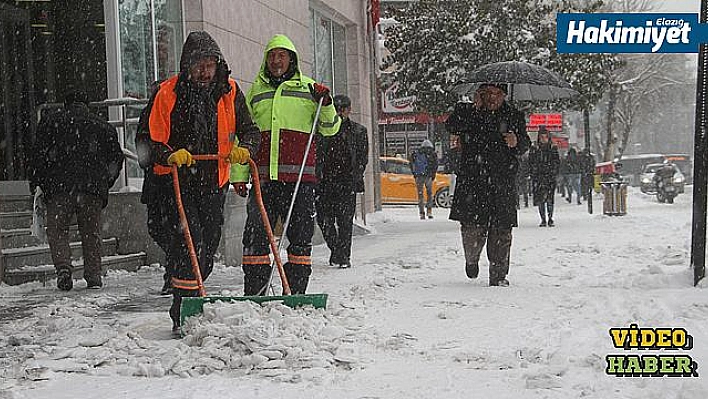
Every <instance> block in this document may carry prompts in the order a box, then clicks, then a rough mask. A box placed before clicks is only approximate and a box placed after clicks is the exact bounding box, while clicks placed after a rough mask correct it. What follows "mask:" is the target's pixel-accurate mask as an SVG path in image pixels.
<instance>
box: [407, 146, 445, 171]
mask: <svg viewBox="0 0 708 399" xmlns="http://www.w3.org/2000/svg"><path fill="white" fill-rule="evenodd" d="M419 154H421V155H423V156H425V158H426V162H425V171H424V172H423V173H422V174H421V173H419V172H418V171H416V170H415V160H416V157H417V156H418V155H419ZM408 161H409V162H408V166H410V168H411V173H412V174H413V175H414V176H427V177H432V178H433V180H434V179H435V176H436V174H437V173H438V154H437V153H436V152H435V147H433V143H432V142H431V141H430V140H428V139H426V140H423V143H422V144H421V145H420V148H418V149H417V150H415V151H413V152H412V153H411V155H410V157H409V158H408Z"/></svg>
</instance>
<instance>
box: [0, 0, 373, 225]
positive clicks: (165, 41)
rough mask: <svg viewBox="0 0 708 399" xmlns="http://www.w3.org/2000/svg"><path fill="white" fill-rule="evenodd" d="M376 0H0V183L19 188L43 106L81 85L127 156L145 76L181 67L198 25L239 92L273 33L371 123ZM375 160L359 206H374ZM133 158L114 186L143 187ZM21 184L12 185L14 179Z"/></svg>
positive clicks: (5, 189) (247, 83)
mask: <svg viewBox="0 0 708 399" xmlns="http://www.w3.org/2000/svg"><path fill="white" fill-rule="evenodd" d="M375 3H377V2H376V1H372V0H289V1H282V0H239V1H232V0H61V1H59V0H54V1H52V0H43V1H32V0H0V79H1V82H0V104H1V106H0V165H2V167H1V171H0V191H2V193H10V192H11V191H13V190H15V191H17V190H19V191H20V192H17V193H18V194H21V193H22V192H21V191H22V190H26V188H25V187H26V186H27V185H26V178H27V165H26V161H25V159H26V152H27V150H28V148H29V146H30V145H31V143H32V142H34V135H35V130H36V125H37V121H38V120H39V117H40V115H41V113H42V111H43V110H46V109H50V108H52V107H56V106H58V105H59V104H60V103H62V102H63V101H64V97H65V95H66V93H67V91H68V90H69V89H70V88H72V87H77V88H80V89H82V90H84V91H86V92H87V93H88V94H89V99H90V100H91V101H92V102H93V103H92V106H94V107H95V109H96V110H97V111H98V112H99V113H101V114H103V115H104V116H105V117H106V118H107V119H108V120H110V121H112V122H113V123H114V124H115V125H116V126H117V128H118V130H119V133H120V141H121V144H122V146H123V147H124V149H125V150H126V152H127V153H128V154H129V155H130V153H131V152H132V151H134V135H135V122H136V121H137V116H138V115H139V112H140V110H141V109H142V108H143V106H144V103H145V100H146V99H147V97H148V92H149V87H150V84H151V83H152V82H154V81H156V80H159V79H164V78H166V77H168V76H170V75H172V74H175V73H176V72H177V71H178V70H179V59H180V55H181V54H180V51H181V48H182V43H183V42H184V39H185V37H186V36H187V34H188V33H189V32H190V31H194V30H205V31H207V32H209V33H210V34H211V35H212V36H213V37H214V39H216V41H217V43H218V44H219V45H220V47H221V49H222V52H223V54H224V56H225V58H226V60H227V62H228V64H229V66H230V68H231V71H232V77H233V78H234V79H236V80H237V82H238V83H239V84H240V85H241V87H242V90H243V91H244V92H245V91H247V90H248V89H249V87H250V85H251V83H252V82H253V79H254V78H255V76H256V74H257V72H258V70H259V68H260V65H261V62H262V60H263V49H264V48H265V45H266V43H267V42H268V40H269V39H270V38H271V37H272V36H273V35H275V34H277V33H282V34H285V35H287V36H289V37H290V38H291V39H292V41H293V42H294V43H295V45H296V47H297V48H298V52H299V55H300V66H301V68H302V69H303V72H304V73H305V74H307V75H309V76H311V77H313V78H314V79H315V80H317V81H320V82H323V83H325V84H326V85H327V86H329V87H331V88H332V91H333V94H346V95H348V96H349V97H351V98H352V103H353V113H352V119H354V120H355V121H357V122H359V123H362V124H363V125H364V126H366V127H367V129H368V131H369V141H370V148H371V149H372V150H371V152H372V153H371V154H370V162H369V164H370V165H373V164H374V162H373V160H374V159H378V154H377V148H378V143H377V139H378V135H377V134H375V132H376V124H375V122H374V118H375V116H374V114H375V110H376V104H375V101H376V100H375V96H374V94H373V93H375V89H373V87H374V86H375V77H374V76H375V74H374V68H375V65H374V57H373V40H372V38H373V37H374V36H373V24H372V18H371V12H372V4H373V5H374V6H375ZM373 170H374V169H373V167H369V168H368V170H367V173H366V185H367V192H366V194H365V195H364V196H363V198H361V199H360V202H361V205H360V209H361V213H363V214H365V213H368V212H372V211H373V210H374V208H375V203H376V200H375V198H376V189H375V187H376V185H375V184H374V182H375V179H374V172H373ZM141 185H142V175H141V170H140V169H139V167H138V165H137V163H136V161H135V160H132V159H129V160H128V161H126V165H125V168H124V171H123V175H122V177H121V179H120V181H119V183H117V186H116V187H114V190H121V189H122V191H131V190H130V187H128V186H132V187H134V188H136V189H140V188H141ZM18 187H19V188H18Z"/></svg>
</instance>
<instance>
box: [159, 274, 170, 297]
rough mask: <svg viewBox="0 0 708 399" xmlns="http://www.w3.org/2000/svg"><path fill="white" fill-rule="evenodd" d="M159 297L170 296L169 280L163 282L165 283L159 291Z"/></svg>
mask: <svg viewBox="0 0 708 399" xmlns="http://www.w3.org/2000/svg"><path fill="white" fill-rule="evenodd" d="M160 295H162V296H168V295H172V283H171V282H170V279H169V278H168V279H167V280H165V283H164V284H163V285H162V289H161V290H160Z"/></svg>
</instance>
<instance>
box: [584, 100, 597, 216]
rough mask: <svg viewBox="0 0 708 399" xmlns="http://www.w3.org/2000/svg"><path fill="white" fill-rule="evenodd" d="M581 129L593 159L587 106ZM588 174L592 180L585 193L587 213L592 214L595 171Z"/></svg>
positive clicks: (586, 147) (589, 154) (588, 151)
mask: <svg viewBox="0 0 708 399" xmlns="http://www.w3.org/2000/svg"><path fill="white" fill-rule="evenodd" d="M583 129H584V130H585V149H586V150H587V153H588V156H591V157H593V161H594V160H595V157H594V156H593V155H592V151H591V150H590V111H589V110H588V108H587V107H585V109H583ZM593 164H594V162H593ZM583 173H585V171H583ZM590 176H591V177H592V180H590V185H589V186H588V192H587V193H586V194H587V198H588V199H587V203H588V213H589V214H591V215H592V191H593V188H594V187H595V173H594V172H593V173H592V174H591V175H590Z"/></svg>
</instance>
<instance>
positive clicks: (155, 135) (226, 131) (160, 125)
mask: <svg viewBox="0 0 708 399" xmlns="http://www.w3.org/2000/svg"><path fill="white" fill-rule="evenodd" d="M177 78H178V76H173V77H172V78H170V79H168V80H166V81H164V82H163V83H162V84H160V91H158V93H157V95H156V96H155V101H154V103H153V106H152V110H151V112H150V121H149V124H150V139H151V140H152V141H155V142H158V143H163V144H165V145H166V146H167V147H168V148H170V146H169V144H168V143H167V142H168V141H169V139H170V132H171V130H170V126H171V124H170V122H171V121H170V115H171V114H172V110H173V109H174V107H175V103H176V102H177V93H175V86H176V85H177ZM229 85H230V86H231V91H229V92H228V93H226V94H224V95H223V96H221V99H219V103H218V104H217V106H216V115H217V140H218V152H219V161H218V162H219V187H222V186H224V185H225V184H226V183H228V182H229V172H230V170H231V164H230V163H228V162H227V158H228V156H229V153H230V152H231V147H233V145H234V141H235V140H236V109H235V106H234V101H235V100H236V93H237V91H238V90H237V86H236V81H234V80H233V79H230V78H229ZM170 149H172V148H170ZM153 171H154V172H155V174H156V175H167V174H170V173H171V172H172V168H171V167H169V166H163V165H155V166H153Z"/></svg>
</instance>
